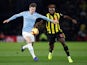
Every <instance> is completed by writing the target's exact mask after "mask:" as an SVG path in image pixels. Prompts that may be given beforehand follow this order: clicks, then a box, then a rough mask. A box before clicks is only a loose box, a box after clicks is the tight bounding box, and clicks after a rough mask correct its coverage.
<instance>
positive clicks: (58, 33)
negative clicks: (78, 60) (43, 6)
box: [46, 4, 77, 63]
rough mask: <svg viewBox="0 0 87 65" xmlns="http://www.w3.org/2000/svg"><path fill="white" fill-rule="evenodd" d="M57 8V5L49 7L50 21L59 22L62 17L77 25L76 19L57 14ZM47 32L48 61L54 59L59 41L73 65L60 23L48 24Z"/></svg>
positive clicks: (48, 15)
mask: <svg viewBox="0 0 87 65" xmlns="http://www.w3.org/2000/svg"><path fill="white" fill-rule="evenodd" d="M55 7H56V6H55V4H50V5H48V10H49V13H47V14H46V16H47V17H48V18H49V19H52V20H58V21H59V19H60V17H61V16H62V17H63V18H67V19H70V20H71V21H72V22H73V23H75V24H76V23H77V21H76V20H75V19H73V18H71V17H69V16H67V15H63V14H61V13H56V12H55ZM46 30H47V37H48V41H49V54H48V59H49V60H51V59H52V51H53V49H54V43H55V40H56V39H57V40H58V41H59V42H60V43H61V44H62V46H63V48H64V51H65V52H66V55H67V58H68V61H69V63H72V62H73V60H72V59H71V56H70V53H69V49H68V46H67V45H66V43H65V35H64V33H63V31H62V29H60V25H59V23H58V24H53V23H52V22H46Z"/></svg>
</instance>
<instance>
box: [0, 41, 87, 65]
mask: <svg viewBox="0 0 87 65" xmlns="http://www.w3.org/2000/svg"><path fill="white" fill-rule="evenodd" d="M24 44H25V43H5V42H0V65H87V42H67V45H68V47H69V49H70V53H71V56H72V58H73V60H74V63H71V64H70V63H68V60H67V57H66V54H65V52H64V51H63V48H62V46H61V44H59V43H56V44H55V50H54V53H53V59H52V60H51V61H49V60H48V59H47V55H48V44H47V42H36V43H35V44H34V49H35V53H36V55H37V56H38V58H39V61H38V62H34V61H33V59H32V57H31V55H30V53H29V52H28V50H27V49H26V50H25V51H24V52H23V53H22V52H21V51H20V48H21V45H24Z"/></svg>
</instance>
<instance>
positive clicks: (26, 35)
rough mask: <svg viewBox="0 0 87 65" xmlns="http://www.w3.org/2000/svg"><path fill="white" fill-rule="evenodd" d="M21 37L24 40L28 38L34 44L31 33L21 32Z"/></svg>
mask: <svg viewBox="0 0 87 65" xmlns="http://www.w3.org/2000/svg"><path fill="white" fill-rule="evenodd" d="M22 35H23V37H24V39H25V38H26V37H29V38H30V39H31V42H35V37H34V35H32V34H31V33H29V32H22Z"/></svg>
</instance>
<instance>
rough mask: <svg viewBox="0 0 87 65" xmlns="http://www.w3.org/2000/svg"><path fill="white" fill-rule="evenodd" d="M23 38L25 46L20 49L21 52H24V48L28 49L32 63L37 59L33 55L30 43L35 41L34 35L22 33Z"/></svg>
mask: <svg viewBox="0 0 87 65" xmlns="http://www.w3.org/2000/svg"><path fill="white" fill-rule="evenodd" d="M23 37H24V39H25V40H26V42H27V44H26V45H24V46H23V47H22V50H24V49H25V48H28V50H29V51H30V54H31V55H32V57H33V59H34V61H37V60H38V58H37V57H36V55H35V53H34V49H33V46H32V42H34V41H35V39H34V35H32V34H30V33H24V34H23Z"/></svg>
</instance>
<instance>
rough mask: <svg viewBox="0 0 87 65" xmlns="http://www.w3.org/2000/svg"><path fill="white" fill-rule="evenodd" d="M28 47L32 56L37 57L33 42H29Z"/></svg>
mask: <svg viewBox="0 0 87 65" xmlns="http://www.w3.org/2000/svg"><path fill="white" fill-rule="evenodd" d="M27 48H28V50H29V51H30V54H31V55H32V57H33V58H35V57H36V56H35V54H34V49H33V46H32V43H28V46H27Z"/></svg>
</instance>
